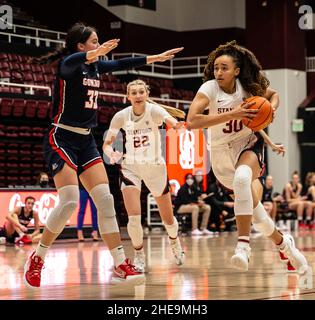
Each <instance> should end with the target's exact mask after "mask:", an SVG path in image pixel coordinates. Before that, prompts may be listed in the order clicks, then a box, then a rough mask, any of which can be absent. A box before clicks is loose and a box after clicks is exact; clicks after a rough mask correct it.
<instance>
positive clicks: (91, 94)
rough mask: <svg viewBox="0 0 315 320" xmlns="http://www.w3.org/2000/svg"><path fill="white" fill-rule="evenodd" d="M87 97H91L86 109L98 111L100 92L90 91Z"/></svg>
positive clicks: (86, 103) (86, 102)
mask: <svg viewBox="0 0 315 320" xmlns="http://www.w3.org/2000/svg"><path fill="white" fill-rule="evenodd" d="M87 95H88V96H89V101H85V106H84V108H86V109H97V98H98V91H95V90H88V92H87Z"/></svg>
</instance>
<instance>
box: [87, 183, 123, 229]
mask: <svg viewBox="0 0 315 320" xmlns="http://www.w3.org/2000/svg"><path fill="white" fill-rule="evenodd" d="M90 196H91V198H92V199H93V202H94V204H95V206H96V208H97V221H98V228H99V231H100V234H107V233H116V232H119V227H118V224H117V220H116V211H115V207H114V198H113V196H112V195H111V194H110V192H109V186H108V184H105V183H102V184H99V185H97V186H96V187H94V188H93V189H92V190H91V192H90Z"/></svg>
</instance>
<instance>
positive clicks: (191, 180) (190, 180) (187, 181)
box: [186, 179, 194, 186]
mask: <svg viewBox="0 0 315 320" xmlns="http://www.w3.org/2000/svg"><path fill="white" fill-rule="evenodd" d="M186 183H187V184H188V185H189V186H192V185H193V184H194V180H193V179H187V180H186Z"/></svg>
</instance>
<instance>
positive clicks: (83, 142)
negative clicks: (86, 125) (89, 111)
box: [44, 126, 103, 176]
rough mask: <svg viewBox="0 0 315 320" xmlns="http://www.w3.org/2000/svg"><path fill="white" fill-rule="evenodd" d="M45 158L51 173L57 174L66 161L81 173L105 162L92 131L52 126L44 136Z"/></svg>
mask: <svg viewBox="0 0 315 320" xmlns="http://www.w3.org/2000/svg"><path fill="white" fill-rule="evenodd" d="M44 158H45V161H46V163H47V165H48V168H49V171H50V174H51V175H52V176H55V175H56V174H57V173H58V172H59V171H60V170H61V169H62V168H63V166H64V164H65V163H67V165H69V166H70V167H71V168H73V169H74V170H76V171H77V173H78V175H80V174H81V173H82V172H83V171H84V170H86V169H88V168H90V167H91V166H93V165H95V164H97V163H99V162H103V159H102V157H101V156H100V153H99V152H98V150H97V146H96V143H95V140H94V137H93V135H92V133H90V134H88V135H83V134H79V133H75V132H72V131H69V130H65V129H62V128H57V127H55V126H51V128H50V129H49V131H48V134H46V136H45V138H44Z"/></svg>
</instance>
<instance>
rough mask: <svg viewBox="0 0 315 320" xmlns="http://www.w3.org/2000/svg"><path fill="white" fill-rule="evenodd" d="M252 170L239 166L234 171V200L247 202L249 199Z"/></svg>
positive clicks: (245, 166)
mask: <svg viewBox="0 0 315 320" xmlns="http://www.w3.org/2000/svg"><path fill="white" fill-rule="evenodd" d="M252 175H253V172H252V169H251V168H250V167H249V166H247V165H240V166H239V167H238V168H237V169H236V170H235V175H234V179H233V189H234V194H235V198H236V199H239V200H247V199H248V198H249V197H251V183H252Z"/></svg>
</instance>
